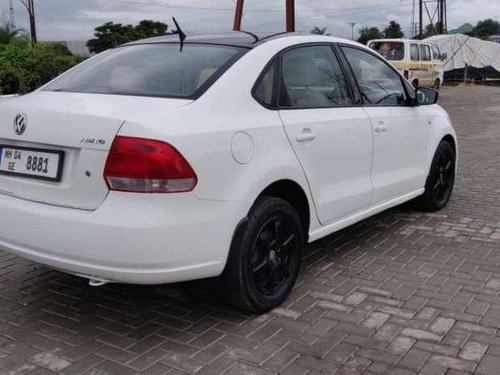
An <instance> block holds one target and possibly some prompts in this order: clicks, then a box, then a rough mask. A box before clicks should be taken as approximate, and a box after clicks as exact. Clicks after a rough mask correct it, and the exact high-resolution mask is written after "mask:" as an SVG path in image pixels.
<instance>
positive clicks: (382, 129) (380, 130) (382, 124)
mask: <svg viewBox="0 0 500 375" xmlns="http://www.w3.org/2000/svg"><path fill="white" fill-rule="evenodd" d="M375 131H376V132H377V133H384V132H386V131H387V125H386V124H385V122H383V121H380V122H379V123H378V124H377V125H375Z"/></svg>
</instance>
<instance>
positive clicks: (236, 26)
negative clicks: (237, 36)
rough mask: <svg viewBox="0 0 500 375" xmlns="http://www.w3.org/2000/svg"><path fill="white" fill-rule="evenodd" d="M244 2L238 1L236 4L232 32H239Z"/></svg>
mask: <svg viewBox="0 0 500 375" xmlns="http://www.w3.org/2000/svg"><path fill="white" fill-rule="evenodd" d="M244 2H245V0H238V3H237V4H236V13H235V14H234V27H233V30H234V31H240V30H241V19H242V18H243V3H244Z"/></svg>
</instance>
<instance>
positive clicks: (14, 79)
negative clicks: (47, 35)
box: [0, 39, 83, 95]
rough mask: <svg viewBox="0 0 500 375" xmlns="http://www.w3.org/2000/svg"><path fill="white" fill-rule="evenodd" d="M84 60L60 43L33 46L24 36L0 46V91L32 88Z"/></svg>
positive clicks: (7, 91)
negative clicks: (23, 38)
mask: <svg viewBox="0 0 500 375" xmlns="http://www.w3.org/2000/svg"><path fill="white" fill-rule="evenodd" d="M81 61H83V58H81V57H78V56H73V55H72V54H71V53H70V52H69V51H68V49H67V48H66V47H65V46H62V45H59V44H53V43H44V44H39V45H37V46H36V47H31V46H30V45H29V43H28V42H27V41H25V40H24V41H23V40H22V39H21V40H16V41H13V42H11V43H10V44H7V45H0V94H1V95H8V94H25V93H27V92H30V91H33V90H35V89H36V88H38V87H40V86H42V85H43V84H45V83H47V82H48V81H50V80H51V79H53V78H55V77H57V76H58V75H60V74H61V73H63V72H65V71H66V70H68V69H69V68H71V67H73V66H75V65H76V64H78V63H80V62H81Z"/></svg>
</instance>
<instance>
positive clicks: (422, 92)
mask: <svg viewBox="0 0 500 375" xmlns="http://www.w3.org/2000/svg"><path fill="white" fill-rule="evenodd" d="M416 97H417V103H418V105H432V104H436V103H437V101H438V99H439V91H437V90H434V89H431V88H428V87H419V88H418V89H416Z"/></svg>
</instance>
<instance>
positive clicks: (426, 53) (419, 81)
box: [368, 39, 447, 89]
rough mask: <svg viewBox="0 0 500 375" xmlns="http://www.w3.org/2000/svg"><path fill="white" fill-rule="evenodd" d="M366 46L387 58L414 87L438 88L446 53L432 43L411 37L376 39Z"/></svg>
mask: <svg viewBox="0 0 500 375" xmlns="http://www.w3.org/2000/svg"><path fill="white" fill-rule="evenodd" d="M368 47H370V48H371V49H373V50H375V51H377V52H378V53H380V54H381V55H382V56H384V57H385V58H386V59H387V60H389V61H390V62H391V63H392V64H393V65H394V66H395V67H396V69H398V70H399V71H400V72H401V73H402V74H403V75H404V76H405V77H406V79H408V80H409V81H410V82H411V83H413V85H414V86H415V87H419V86H427V87H434V88H435V89H439V87H440V86H441V84H442V83H443V78H444V63H443V61H445V60H446V58H447V56H446V54H441V51H440V50H439V48H438V47H437V46H435V45H433V44H430V43H426V42H424V41H420V40H412V39H376V40H370V41H369V42H368Z"/></svg>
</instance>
